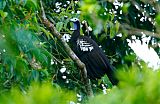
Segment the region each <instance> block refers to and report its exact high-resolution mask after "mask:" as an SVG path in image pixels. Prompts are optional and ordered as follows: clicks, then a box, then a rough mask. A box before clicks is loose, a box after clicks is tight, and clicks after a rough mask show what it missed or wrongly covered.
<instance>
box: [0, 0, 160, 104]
mask: <svg viewBox="0 0 160 104" xmlns="http://www.w3.org/2000/svg"><path fill="white" fill-rule="evenodd" d="M73 17H76V18H79V19H80V21H81V22H82V21H84V20H85V21H86V25H87V29H88V30H87V31H90V32H89V35H90V37H91V38H92V39H93V40H95V41H96V42H97V44H98V45H99V46H100V47H101V48H102V49H103V50H104V52H105V54H106V56H107V57H108V58H109V60H110V63H111V64H112V65H113V66H114V67H115V68H116V70H117V71H118V72H117V78H118V79H119V80H120V82H119V84H118V85H117V86H112V84H111V82H110V81H109V80H108V77H107V76H106V75H105V76H104V77H102V78H101V79H99V80H98V81H94V80H91V82H89V79H88V78H87V76H86V75H85V72H83V71H85V66H83V63H81V61H80V60H79V59H78V58H76V56H74V53H73V52H72V50H71V49H70V47H69V46H70V43H69V42H68V41H69V39H70V37H71V34H72V32H73V31H72V30H71V28H72V27H73V24H72V23H70V19H71V18H73ZM80 32H81V33H82V34H83V33H84V32H86V30H84V29H83V28H81V31H80ZM147 37H149V40H148V41H147V42H145V41H143V39H144V38H147ZM136 40H139V41H141V44H147V45H148V48H149V49H150V48H152V49H154V50H155V52H156V53H157V55H158V56H160V1H159V0H151V1H148V0H132V1H130V0H77V1H74V0H0V102H3V103H8V104H10V103H11V102H14V103H16V104H17V103H25V102H28V101H29V102H30V103H31V104H36V103H43V104H44V103H48V104H50V103H59V104H63V103H64V104H65V103H70V104H75V103H78V102H79V103H91V104H93V103H95V104H96V103H98V102H99V101H101V102H99V103H102V104H103V103H104V102H107V103H112V104H115V103H117V104H120V103H126V104H128V103H139V104H142V103H143V102H145V103H154V104H159V96H160V94H159V89H158V87H159V82H158V79H160V75H159V71H153V70H152V68H150V67H148V65H147V63H145V62H144V60H141V59H139V57H138V56H137V55H136V54H135V53H134V50H133V49H132V48H131V47H130V46H129V44H128V43H129V41H130V42H131V43H132V42H135V41H136ZM137 47H138V46H137ZM141 51H143V50H141ZM144 54H145V52H144ZM146 57H147V54H146ZM157 65H159V67H160V63H157ZM81 66H82V67H81ZM83 73H84V74H83ZM88 84H89V85H88ZM86 85H87V87H86ZM87 89H90V90H93V94H94V95H95V96H96V97H94V98H91V99H87V96H88V95H89V94H88V90H87ZM66 92H67V93H66ZM132 92H134V93H132ZM104 94H106V95H104ZM150 94H153V96H151V97H150ZM14 95H15V96H14ZM97 95H98V96H97ZM7 96H9V97H8V98H7ZM37 96H39V97H37ZM19 99H20V100H19Z"/></svg>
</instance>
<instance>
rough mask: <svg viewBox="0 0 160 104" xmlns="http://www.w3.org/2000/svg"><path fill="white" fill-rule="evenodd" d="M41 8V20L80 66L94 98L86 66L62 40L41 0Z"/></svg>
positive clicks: (90, 95)
mask: <svg viewBox="0 0 160 104" xmlns="http://www.w3.org/2000/svg"><path fill="white" fill-rule="evenodd" d="M40 6H41V19H42V22H43V24H44V25H45V26H46V27H47V28H48V29H50V31H51V33H52V34H53V35H54V36H55V37H56V38H58V39H59V40H60V41H61V42H62V44H63V46H64V47H65V50H66V51H67V53H68V54H69V56H70V57H71V58H72V60H73V61H75V62H76V64H77V65H78V67H79V69H80V70H81V76H82V81H83V84H84V86H85V90H86V93H87V96H89V97H93V91H92V88H91V84H90V80H89V79H88V78H87V70H86V66H85V64H84V63H82V62H81V61H80V59H79V58H78V57H77V56H76V54H75V53H74V52H73V51H72V49H71V48H70V47H69V45H68V44H67V43H66V42H65V41H64V40H63V39H62V35H61V34H60V33H59V32H58V31H57V30H56V28H55V26H54V24H53V23H51V22H50V21H49V20H48V19H47V18H46V15H45V11H44V8H43V4H42V0H40Z"/></svg>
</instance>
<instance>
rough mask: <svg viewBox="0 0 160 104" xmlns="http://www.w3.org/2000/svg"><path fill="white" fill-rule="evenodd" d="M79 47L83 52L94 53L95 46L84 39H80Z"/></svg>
mask: <svg viewBox="0 0 160 104" xmlns="http://www.w3.org/2000/svg"><path fill="white" fill-rule="evenodd" d="M77 45H78V46H79V47H80V50H81V51H92V50H93V45H92V44H91V43H88V42H87V41H86V40H83V39H78V40H77Z"/></svg>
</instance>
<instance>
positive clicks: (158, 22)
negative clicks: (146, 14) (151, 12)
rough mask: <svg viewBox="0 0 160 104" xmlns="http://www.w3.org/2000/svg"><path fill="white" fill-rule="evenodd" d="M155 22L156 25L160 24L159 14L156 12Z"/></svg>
mask: <svg viewBox="0 0 160 104" xmlns="http://www.w3.org/2000/svg"><path fill="white" fill-rule="evenodd" d="M156 22H157V24H158V25H160V14H158V15H157V16H156Z"/></svg>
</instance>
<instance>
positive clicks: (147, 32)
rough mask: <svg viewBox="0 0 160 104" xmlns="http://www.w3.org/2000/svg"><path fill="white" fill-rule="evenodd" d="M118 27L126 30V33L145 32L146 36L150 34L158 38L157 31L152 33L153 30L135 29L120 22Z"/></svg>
mask: <svg viewBox="0 0 160 104" xmlns="http://www.w3.org/2000/svg"><path fill="white" fill-rule="evenodd" d="M120 28H121V29H125V30H127V33H128V35H137V36H142V35H143V34H145V35H146V36H152V37H155V38H160V34H159V33H154V32H150V31H147V30H142V29H137V28H134V27H131V26H130V25H128V24H121V26H120Z"/></svg>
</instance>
